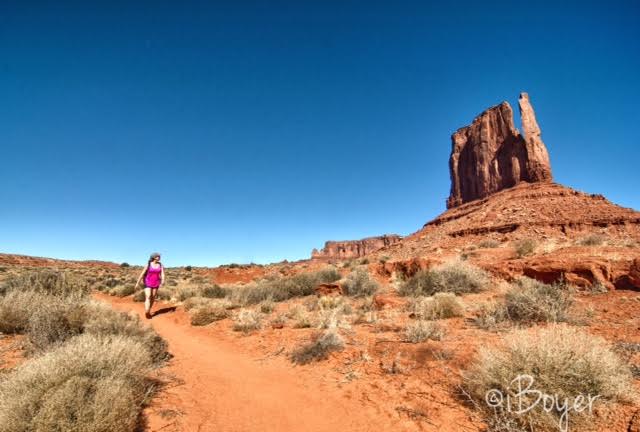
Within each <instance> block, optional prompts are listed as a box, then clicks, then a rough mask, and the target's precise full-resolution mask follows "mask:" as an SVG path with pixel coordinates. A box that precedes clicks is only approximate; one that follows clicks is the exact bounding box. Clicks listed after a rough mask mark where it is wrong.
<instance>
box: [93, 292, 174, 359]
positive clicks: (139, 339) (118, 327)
mask: <svg viewBox="0 0 640 432" xmlns="http://www.w3.org/2000/svg"><path fill="white" fill-rule="evenodd" d="M86 310H87V313H86V318H85V322H84V325H83V333H85V334H88V335H94V336H101V337H107V336H122V337H127V338H129V339H131V340H133V341H134V342H136V343H140V344H141V345H142V346H144V347H145V348H146V350H147V351H148V352H149V354H150V355H151V360H152V362H153V364H154V365H160V364H161V363H162V362H164V361H165V360H167V358H168V356H169V354H168V352H167V350H168V344H167V341H165V340H164V339H163V338H162V337H161V336H160V335H158V333H156V332H155V331H154V330H153V329H152V328H151V327H148V326H143V325H142V323H141V322H140V318H139V317H138V316H137V315H135V314H127V313H124V312H119V311H115V310H113V309H111V308H110V307H109V306H107V305H105V304H102V303H99V302H91V303H90V304H89V305H88V307H87V309H86Z"/></svg>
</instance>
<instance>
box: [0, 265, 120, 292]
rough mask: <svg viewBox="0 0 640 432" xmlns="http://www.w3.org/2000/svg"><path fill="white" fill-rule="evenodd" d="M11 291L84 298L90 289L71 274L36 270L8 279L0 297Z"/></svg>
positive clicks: (80, 279)
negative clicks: (28, 291)
mask: <svg viewBox="0 0 640 432" xmlns="http://www.w3.org/2000/svg"><path fill="white" fill-rule="evenodd" d="M114 286H115V285H114ZM13 290H19V291H25V290H30V291H34V292H36V293H39V294H51V295H59V296H66V295H76V296H85V295H88V294H89V292H90V290H91V289H90V287H89V285H88V284H87V282H86V281H85V280H84V279H83V278H81V277H78V276H75V275H73V274H72V273H69V272H59V271H53V270H38V271H32V272H28V273H24V274H21V275H18V276H15V277H11V278H8V279H7V280H6V281H5V282H4V283H3V284H2V285H1V286H0V295H2V294H5V293H7V292H9V291H13Z"/></svg>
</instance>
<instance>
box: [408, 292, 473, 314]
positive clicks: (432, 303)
mask: <svg viewBox="0 0 640 432" xmlns="http://www.w3.org/2000/svg"><path fill="white" fill-rule="evenodd" d="M409 310H410V311H411V313H412V314H413V315H414V316H415V317H416V318H419V319H425V320H436V319H443V318H452V317H460V316H462V315H463V313H464V306H463V305H462V303H461V302H460V300H458V298H457V297H456V295H455V294H453V293H436V294H435V295H434V296H433V297H416V298H414V299H412V300H411V302H410V303H409Z"/></svg>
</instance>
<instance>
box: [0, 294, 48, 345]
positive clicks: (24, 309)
mask: <svg viewBox="0 0 640 432" xmlns="http://www.w3.org/2000/svg"><path fill="white" fill-rule="evenodd" d="M42 297H43V296H42V295H41V294H38V293H36V292H35V291H31V290H27V291H19V290H11V291H9V292H7V293H6V294H5V295H4V296H2V297H0V332H2V333H6V334H12V333H24V332H25V331H26V330H27V326H28V325H29V316H30V315H31V311H32V310H33V308H34V307H36V306H37V305H38V303H39V302H40V301H41V300H42Z"/></svg>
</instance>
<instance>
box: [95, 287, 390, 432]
mask: <svg viewBox="0 0 640 432" xmlns="http://www.w3.org/2000/svg"><path fill="white" fill-rule="evenodd" d="M94 298H96V299H98V300H101V301H104V302H107V303H109V304H110V305H111V306H112V307H114V308H115V309H117V310H121V311H127V312H129V311H134V312H135V313H137V314H138V315H140V317H141V318H142V319H143V320H144V317H143V305H142V304H141V303H132V302H131V299H130V298H125V299H120V298H115V297H110V296H108V295H104V294H101V293H96V294H94ZM159 307H160V308H163V306H162V305H161V306H159ZM164 307H165V308H166V309H168V308H167V307H166V305H165V306H164ZM150 324H151V325H152V326H153V327H154V329H155V330H156V331H157V332H158V333H159V334H160V335H161V336H162V337H163V338H165V339H166V340H167V341H168V342H169V350H170V352H171V353H172V354H173V356H174V357H173V359H172V360H171V361H170V363H169V365H168V366H167V367H166V368H165V372H166V373H168V374H170V375H173V376H174V377H175V380H172V381H173V382H176V383H178V384H177V385H169V386H167V388H165V389H164V390H163V391H162V392H161V394H160V395H159V397H158V398H156V399H154V404H155V406H154V407H150V408H148V409H147V410H146V414H147V417H148V423H149V424H148V427H147V431H154V432H155V431H162V432H167V431H185V432H192V431H193V432H196V431H199V432H207V431H225V432H234V431H238V432H240V431H263V432H268V431H278V432H282V431H309V432H314V431H317V432H321V431H323V432H324V431H327V432H335V431H337V430H340V431H374V430H375V431H380V430H390V429H391V428H394V427H395V429H396V430H397V426H398V425H397V424H393V423H395V422H394V421H392V419H391V418H386V417H385V416H380V415H379V412H377V411H376V409H375V408H374V407H373V406H367V405H365V404H364V403H363V402H362V401H358V400H354V399H350V398H347V397H345V396H344V395H343V394H341V392H339V391H336V389H334V388H331V386H328V385H325V384H326V383H323V382H321V381H318V382H314V379H313V377H310V376H306V375H305V374H299V373H297V371H296V369H295V368H293V367H292V366H291V365H290V364H289V363H288V362H286V360H284V359H279V360H276V361H270V362H260V361H257V360H258V359H255V358H251V357H250V356H249V355H247V354H246V353H243V352H242V351H241V349H240V348H238V347H237V346H234V344H233V341H232V340H224V338H216V337H214V336H213V335H212V334H211V333H210V332H209V331H208V329H207V328H199V327H192V326H191V325H190V323H189V319H188V315H187V314H186V313H185V312H184V311H183V310H181V309H180V308H178V309H177V310H175V311H170V312H167V313H162V314H159V315H156V316H154V318H153V319H152V320H151V321H150ZM303 375H304V376H303ZM176 413H180V414H179V415H175V414H176ZM381 417H382V418H381Z"/></svg>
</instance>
